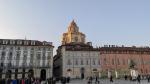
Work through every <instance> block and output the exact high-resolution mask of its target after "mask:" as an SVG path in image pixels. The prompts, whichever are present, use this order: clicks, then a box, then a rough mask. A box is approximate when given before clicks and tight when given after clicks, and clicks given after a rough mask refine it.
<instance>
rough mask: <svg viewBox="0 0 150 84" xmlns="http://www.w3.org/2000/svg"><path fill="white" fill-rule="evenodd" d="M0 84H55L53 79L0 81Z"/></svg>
mask: <svg viewBox="0 0 150 84" xmlns="http://www.w3.org/2000/svg"><path fill="white" fill-rule="evenodd" d="M0 84H56V80H55V79H54V78H49V79H46V80H41V79H39V78H24V79H0Z"/></svg>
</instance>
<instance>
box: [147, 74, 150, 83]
mask: <svg viewBox="0 0 150 84" xmlns="http://www.w3.org/2000/svg"><path fill="white" fill-rule="evenodd" d="M147 81H148V82H150V75H149V74H148V75H147Z"/></svg>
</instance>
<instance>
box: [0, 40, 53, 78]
mask: <svg viewBox="0 0 150 84" xmlns="http://www.w3.org/2000/svg"><path fill="white" fill-rule="evenodd" d="M53 48H54V46H53V45H52V42H46V41H43V42H41V41H37V40H24V39H0V79H1V78H2V79H3V78H11V79H16V78H19V79H20V78H28V77H34V78H41V79H42V80H45V79H46V78H50V77H52V73H53V72H52V70H53Z"/></svg>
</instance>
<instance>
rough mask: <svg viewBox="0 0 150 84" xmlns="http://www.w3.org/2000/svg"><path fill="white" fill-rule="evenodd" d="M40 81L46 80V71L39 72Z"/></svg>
mask: <svg viewBox="0 0 150 84" xmlns="http://www.w3.org/2000/svg"><path fill="white" fill-rule="evenodd" d="M41 80H46V70H45V69H42V70H41Z"/></svg>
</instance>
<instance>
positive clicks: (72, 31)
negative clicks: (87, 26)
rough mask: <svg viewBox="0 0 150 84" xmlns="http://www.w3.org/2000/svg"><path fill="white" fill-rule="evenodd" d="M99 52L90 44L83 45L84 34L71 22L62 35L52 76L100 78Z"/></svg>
mask: <svg viewBox="0 0 150 84" xmlns="http://www.w3.org/2000/svg"><path fill="white" fill-rule="evenodd" d="M100 66H101V64H100V52H99V49H98V48H93V46H92V43H91V42H87V43H85V34H83V33H81V32H79V27H77V25H76V23H75V22H74V21H72V22H71V23H70V25H69V27H68V32H67V33H64V34H63V39H62V45H61V46H59V47H58V49H57V54H56V55H55V56H54V76H55V77H71V78H86V77H89V76H100V73H99V71H100Z"/></svg>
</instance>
